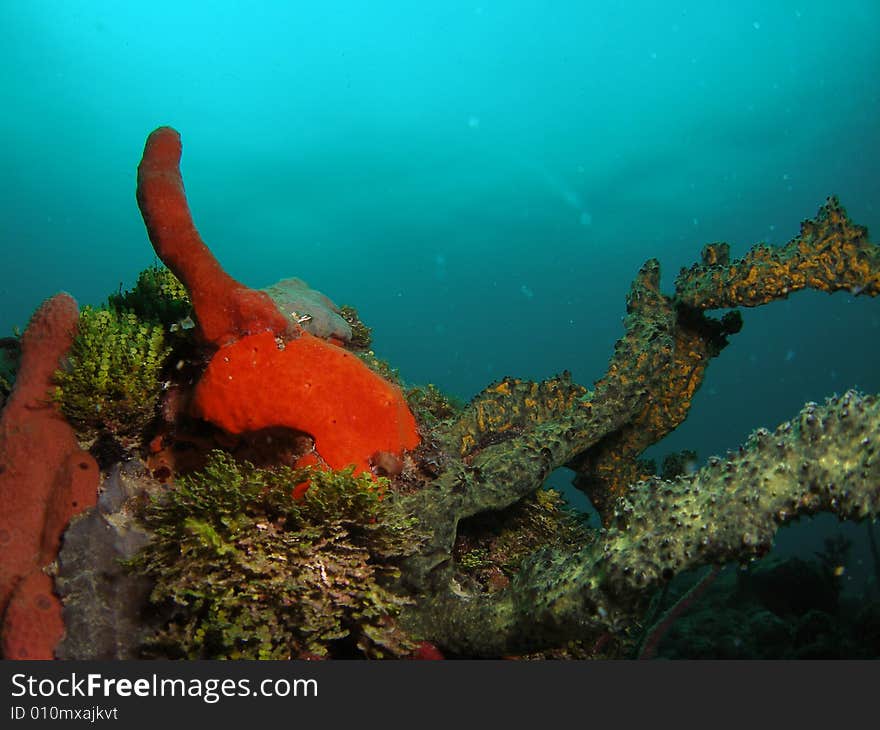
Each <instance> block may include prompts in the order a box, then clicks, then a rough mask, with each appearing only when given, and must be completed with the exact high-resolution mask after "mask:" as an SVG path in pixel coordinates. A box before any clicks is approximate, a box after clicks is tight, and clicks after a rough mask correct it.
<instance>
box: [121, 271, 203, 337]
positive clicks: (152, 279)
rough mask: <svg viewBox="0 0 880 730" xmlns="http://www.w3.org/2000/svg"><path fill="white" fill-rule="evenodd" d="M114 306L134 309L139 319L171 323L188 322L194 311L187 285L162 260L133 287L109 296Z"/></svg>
mask: <svg viewBox="0 0 880 730" xmlns="http://www.w3.org/2000/svg"><path fill="white" fill-rule="evenodd" d="M108 305H109V307H110V308H111V309H116V310H119V311H123V310H124V311H129V312H134V313H135V314H136V315H137V316H138V317H139V318H140V319H142V320H145V321H149V322H161V323H162V324H164V325H166V326H168V327H172V326H175V325H177V326H179V323H180V322H185V321H187V320H188V318H189V317H190V314H191V312H192V303H191V302H190V299H189V294H187V291H186V289H185V288H184V286H183V284H181V283H180V280H179V279H178V278H177V277H176V276H175V275H174V274H172V273H171V271H170V270H169V269H167V268H165V267H164V266H161V265H159V264H153V265H152V266H150V267H148V268H146V269H144V270H143V271H142V272H141V273H140V274H139V275H138V278H137V282H136V283H135V285H134V288H132V289H129V290H128V291H126V292H123V291H122V287H120V290H119V292H118V293H117V294H111V295H110V297H109V299H108Z"/></svg>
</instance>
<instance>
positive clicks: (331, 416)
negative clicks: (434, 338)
mask: <svg viewBox="0 0 880 730" xmlns="http://www.w3.org/2000/svg"><path fill="white" fill-rule="evenodd" d="M193 407H194V410H195V413H196V414H197V415H198V416H200V417H201V418H204V419H205V420H207V421H210V422H211V423H214V424H215V425H217V426H220V427H221V428H224V429H225V430H226V431H229V432H230V433H242V432H245V431H255V430H258V429H263V428H269V427H272V426H285V427H287V428H293V429H297V430H300V431H305V432H306V433H309V434H311V435H312V437H313V438H314V439H315V448H316V450H317V451H318V453H319V454H320V456H321V458H322V459H323V460H324V461H325V462H326V463H327V465H328V466H330V467H331V468H332V469H343V468H345V467H346V466H348V465H350V464H354V465H355V466H356V468H357V471H358V472H360V471H369V469H370V457H371V456H372V455H373V454H375V453H376V452H391V453H394V454H398V455H399V454H401V453H402V452H403V450H404V449H412V448H415V446H417V445H418V443H419V435H418V429H417V426H416V421H415V419H414V418H413V415H412V413H411V412H410V410H409V408H408V406H407V404H406V400H405V399H404V397H403V394H402V393H401V392H400V390H399V389H398V388H396V387H395V386H394V385H392V384H391V383H389V382H387V381H386V380H383V379H382V378H381V377H379V376H378V375H377V374H376V373H374V372H373V371H372V370H370V369H369V368H368V367H367V366H366V365H364V363H363V362H362V361H361V360H360V359H359V358H358V357H357V356H355V355H353V354H352V353H350V352H348V351H346V350H344V349H342V348H340V347H338V346H336V345H332V344H330V343H328V342H326V341H324V340H322V339H320V338H317V337H315V336H313V335H310V334H307V333H303V334H302V335H300V336H299V337H298V338H296V339H294V340H291V341H289V342H287V343H286V345H285V346H284V347H283V348H282V349H279V347H278V345H277V344H276V342H275V338H274V337H273V336H272V335H271V334H269V333H263V334H259V335H251V336H249V337H245V338H243V339H241V340H239V341H238V342H236V343H234V344H232V345H228V346H227V347H224V348H221V349H220V350H218V351H217V353H216V354H215V355H214V357H213V359H212V360H211V362H210V363H209V364H208V368H207V369H206V370H205V373H204V375H203V376H202V379H201V380H200V381H199V383H198V385H197V386H196V390H195V395H194V399H193Z"/></svg>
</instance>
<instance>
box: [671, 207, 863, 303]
mask: <svg viewBox="0 0 880 730" xmlns="http://www.w3.org/2000/svg"><path fill="white" fill-rule="evenodd" d="M702 258H703V262H702V264H697V265H694V266H692V267H691V268H690V269H686V270H682V272H681V273H680V274H679V276H678V278H677V279H676V282H675V296H676V300H677V301H678V302H680V303H681V304H683V305H686V306H688V307H693V308H694V309H719V308H723V307H755V306H758V305H759V304H766V303H767V302H770V301H772V300H774V299H783V298H785V297H787V296H788V295H789V294H790V293H791V292H794V291H798V290H799V289H805V288H810V289H818V290H820V291H826V292H829V293H830V292H835V291H840V290H848V291H850V292H851V293H853V294H865V295H867V296H872V297H874V296H877V295H878V294H880V247H878V246H876V245H874V244H872V243H871V242H870V241H869V240H868V231H867V229H866V228H864V227H863V226H857V225H855V224H853V222H852V221H850V219H849V217H848V216H847V214H846V210H844V208H843V207H842V206H841V205H840V203H839V201H838V200H837V198H835V197H833V196H832V197H830V198H828V200H827V201H826V202H825V205H823V206H822V207H821V208H820V209H819V214H818V215H817V216H816V218H815V220H807V221H804V222H803V223H802V224H801V232H800V235H799V236H797V237H796V238H794V239H792V240H791V241H789V242H788V243H787V244H786V245H784V246H780V247H772V246H766V245H763V244H760V245H758V246H755V247H754V248H752V249H751V250H750V251H749V252H748V253H747V254H746V255H745V256H743V257H742V258H741V259H737V260H736V261H733V262H730V260H729V258H730V254H729V246H728V245H727V244H726V243H714V244H710V245H708V246H706V247H705V248H704V249H703V256H702Z"/></svg>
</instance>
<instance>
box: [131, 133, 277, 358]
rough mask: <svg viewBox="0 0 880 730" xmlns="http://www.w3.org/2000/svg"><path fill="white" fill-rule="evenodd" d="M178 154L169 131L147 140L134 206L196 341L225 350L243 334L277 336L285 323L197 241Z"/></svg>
mask: <svg viewBox="0 0 880 730" xmlns="http://www.w3.org/2000/svg"><path fill="white" fill-rule="evenodd" d="M181 151H182V147H181V143H180V135H179V134H178V133H177V132H176V131H175V130H174V129H172V128H171V127H159V128H158V129H157V130H155V131H154V132H153V133H152V134H151V135H150V136H149V137H147V143H146V145H145V147H144V156H143V159H141V164H140V165H139V166H138V182H137V201H138V206H139V207H140V209H141V215H142V216H143V218H144V223H145V224H146V226H147V233H148V234H149V236H150V241H151V242H152V243H153V248H154V249H156V254H157V255H158V256H159V258H160V259H162V261H163V262H164V263H165V265H166V266H167V267H168V268H169V269H171V271H172V272H174V275H175V276H176V277H177V278H178V279H180V281H181V282H182V283H183V285H184V286H185V287H186V290H187V291H188V292H189V296H190V299H191V300H192V303H193V309H194V310H195V313H196V318H197V319H198V324H199V331H200V333H201V335H202V337H203V338H204V339H205V340H207V341H208V342H211V343H213V344H215V345H225V344H228V343H230V342H233V341H234V340H236V339H237V338H238V337H240V336H241V335H243V334H253V333H256V332H265V331H270V332H274V333H275V334H278V335H280V334H283V333H284V332H286V331H287V329H288V327H289V323H288V321H287V319H286V318H285V317H284V315H282V314H281V312H279V311H278V308H277V307H276V306H275V303H274V302H273V301H272V300H271V299H270V298H269V296H268V295H267V294H265V293H264V292H260V291H256V290H254V289H249V288H248V287H246V286H244V285H243V284H241V283H239V282H238V281H236V280H235V279H233V278H232V277H231V276H229V274H227V273H226V272H225V271H224V270H223V268H222V267H221V266H220V264H219V262H218V261H217V259H215V258H214V255H213V254H212V253H211V252H210V250H208V247H207V246H206V245H205V244H204V242H203V241H202V238H201V236H200V235H199V232H198V231H197V230H196V227H195V224H194V223H193V220H192V215H191V214H190V211H189V206H188V205H187V202H186V193H185V192H184V189H183V179H182V178H181V176H180V155H181Z"/></svg>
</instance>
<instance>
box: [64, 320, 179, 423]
mask: <svg viewBox="0 0 880 730" xmlns="http://www.w3.org/2000/svg"><path fill="white" fill-rule="evenodd" d="M169 352H170V348H169V347H168V346H167V345H166V344H165V336H164V333H163V329H162V326H161V325H159V324H156V323H152V322H147V321H144V320H142V319H140V318H139V317H138V316H137V315H136V314H135V313H134V312H128V311H119V310H116V309H113V308H111V309H104V308H94V307H83V309H82V310H81V311H80V315H79V323H78V330H77V334H76V337H75V338H74V341H73V346H72V347H71V349H70V352H69V354H68V357H67V361H66V363H65V365H64V367H62V369H60V370H58V371H56V373H55V383H56V388H55V392H54V398H55V400H56V401H57V402H58V403H59V404H60V406H61V411H62V412H63V413H64V415H65V416H66V417H67V418H68V419H69V420H70V421H71V423H73V425H74V426H75V427H77V428H78V429H79V430H80V431H83V432H85V433H86V434H87V435H92V434H94V433H95V432H97V431H100V430H102V429H106V430H108V431H110V432H112V433H113V434H115V435H116V436H121V437H133V436H136V435H137V434H139V433H140V432H141V431H142V430H143V429H144V427H145V426H146V425H147V424H148V423H149V422H150V420H151V419H152V418H153V416H154V413H155V408H156V401H157V399H158V397H159V394H160V392H161V389H162V385H161V381H160V379H159V377H160V375H161V371H162V367H163V365H164V363H165V359H166V358H167V356H168V353H169Z"/></svg>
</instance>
